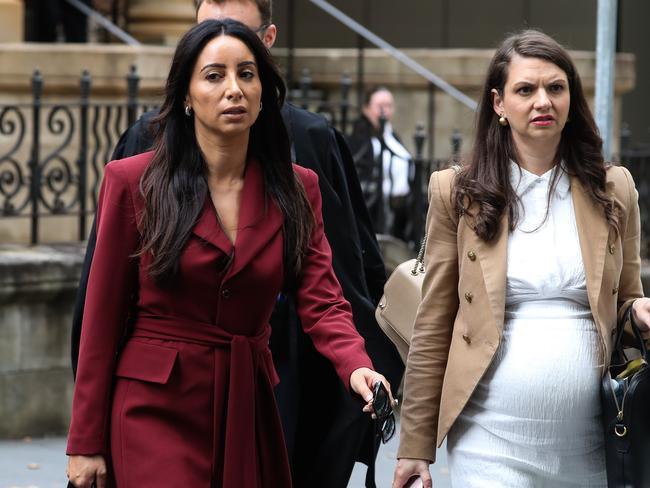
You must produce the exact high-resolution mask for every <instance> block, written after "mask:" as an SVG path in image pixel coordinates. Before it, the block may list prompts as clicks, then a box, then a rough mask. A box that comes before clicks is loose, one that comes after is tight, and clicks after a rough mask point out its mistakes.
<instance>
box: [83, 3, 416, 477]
mask: <svg viewBox="0 0 650 488" xmlns="http://www.w3.org/2000/svg"><path fill="white" fill-rule="evenodd" d="M197 4H198V5H197V20H198V21H199V22H200V21H202V20H205V19H207V18H225V17H230V18H233V19H236V20H239V21H241V22H243V23H244V24H246V25H247V26H249V27H250V28H251V29H252V30H254V31H256V32H257V34H258V35H259V36H260V38H261V39H262V41H263V42H264V44H265V45H266V46H267V47H268V48H270V47H271V46H272V45H273V43H274V42H275V38H276V34H277V29H276V26H275V25H273V23H272V22H271V1H270V0H205V1H198V2H197ZM155 115H156V114H155V113H151V112H149V113H146V114H144V115H143V116H142V117H141V118H140V119H139V120H138V121H137V122H136V123H135V124H134V125H133V126H132V127H131V128H130V129H129V130H127V131H126V132H125V133H124V134H123V135H122V137H121V138H120V141H119V142H118V145H117V148H116V149H115V152H114V154H113V159H120V158H124V157H127V156H130V155H133V154H137V153H141V152H144V151H146V150H148V149H149V148H151V145H152V134H151V127H150V121H151V119H152V118H153V117H154V116H155ZM282 115H283V118H284V121H285V123H286V125H287V129H288V131H289V134H290V137H291V140H292V156H293V157H294V160H295V161H296V162H297V163H298V164H300V165H301V166H304V167H306V168H310V169H312V170H314V171H315V172H316V173H317V174H318V176H319V186H320V190H321V194H322V198H323V220H324V225H325V234H326V235H327V238H328V240H329V242H330V245H331V248H332V255H333V267H334V271H335V273H336V276H337V278H338V279H339V281H340V283H341V287H342V288H343V293H344V296H345V298H346V299H347V300H348V301H349V302H350V304H351V305H352V312H353V315H354V320H355V325H356V327H357V329H358V331H359V333H360V334H361V335H362V336H363V338H364V339H365V341H366V349H367V351H368V354H369V355H370V357H371V359H372V361H373V363H374V366H375V369H376V370H377V371H379V372H380V373H382V374H383V375H385V376H386V378H387V379H388V381H389V382H390V383H391V385H393V387H394V388H395V389H397V386H398V385H399V383H400V381H401V376H402V373H403V364H402V363H401V360H400V358H399V355H398V354H397V351H396V350H395V348H394V346H393V345H392V343H390V341H389V340H388V339H387V338H386V336H385V335H384V334H383V332H381V330H380V329H379V327H378V325H377V323H376V321H375V317H374V309H375V306H376V304H377V302H378V300H379V298H380V297H381V294H382V292H383V285H384V282H385V271H384V264H383V261H382V258H381V255H380V252H379V246H378V244H377V240H376V238H375V235H374V231H373V229H372V225H371V223H370V218H369V216H368V212H367V209H366V207H365V204H364V201H363V196H362V194H361V188H360V185H359V181H358V178H357V175H356V171H355V169H354V164H353V162H352V157H351V155H350V152H349V150H348V148H347V146H346V144H345V142H344V140H343V137H342V136H341V134H339V133H338V132H337V131H336V130H335V129H334V128H332V127H331V126H330V125H329V124H328V123H327V121H326V120H325V119H324V118H323V117H321V116H319V115H316V114H313V113H310V112H307V111H305V110H301V109H299V108H297V107H295V106H293V105H291V104H285V106H284V107H283V110H282ZM94 247H95V229H94V226H93V229H92V230H91V234H90V236H89V239H88V249H87V252H86V259H85V262H84V269H83V272H82V277H81V282H80V288H79V293H78V296H77V303H76V307H75V313H74V319H73V331H72V364H73V370H76V362H77V355H78V347H79V337H80V333H81V320H82V316H83V306H84V300H85V290H86V283H87V279H88V273H89V268H90V263H91V261H92V255H93V251H94ZM271 326H272V330H273V335H272V337H271V351H272V352H273V359H274V362H275V364H276V368H277V370H278V373H279V375H280V378H281V382H280V384H279V385H278V387H277V389H276V398H277V400H278V405H279V408H280V414H281V417H282V424H283V429H284V432H285V440H286V443H287V450H288V452H289V459H290V462H291V469H292V477H293V480H294V486H295V487H297V488H301V487H310V488H313V487H323V488H338V487H340V488H345V487H347V484H348V481H349V478H350V474H351V472H352V468H353V467H354V462H355V461H356V460H358V461H361V462H364V463H366V464H367V465H368V466H369V470H368V476H367V479H366V486H368V487H373V486H374V460H375V456H376V451H377V448H378V443H379V439H378V437H377V436H376V435H375V426H374V422H373V421H371V420H370V419H368V418H367V416H363V415H362V412H361V409H360V408H359V406H360V405H359V403H358V402H357V400H355V399H354V398H353V397H352V396H351V395H350V394H349V393H348V392H347V391H346V390H345V388H344V386H343V385H342V384H341V382H340V381H339V379H338V378H337V376H336V374H335V372H334V368H333V367H332V366H331V365H330V364H329V362H328V361H327V360H326V359H325V358H323V357H322V356H320V355H319V354H318V353H317V352H316V351H315V349H314V346H313V344H312V343H311V340H310V339H309V338H308V337H307V336H306V335H305V334H304V333H303V332H302V330H301V329H300V325H299V322H298V319H297V316H296V313H295V310H294V309H293V303H292V301H291V300H290V299H287V298H284V297H281V298H280V299H279V300H278V305H277V306H276V310H275V312H274V315H273V317H272V319H271Z"/></svg>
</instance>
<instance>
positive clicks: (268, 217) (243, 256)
mask: <svg viewBox="0 0 650 488" xmlns="http://www.w3.org/2000/svg"><path fill="white" fill-rule="evenodd" d="M283 222H284V219H283V216H282V212H281V211H280V208H279V207H278V206H277V205H276V203H275V201H274V200H272V199H270V198H267V197H266V193H265V190H264V175H263V173H262V167H261V166H260V163H259V162H257V161H256V160H252V161H249V162H248V166H247V168H246V175H245V177H244V188H243V190H242V196H241V204H240V207H239V225H238V231H237V239H236V240H235V253H234V259H233V264H232V267H231V268H230V272H229V273H228V276H233V275H235V274H237V273H238V272H239V271H241V270H242V268H244V267H245V266H246V265H247V264H248V263H249V262H250V261H251V260H253V259H254V258H255V257H256V256H257V255H258V254H259V253H260V252H261V250H262V249H263V248H264V247H265V246H267V245H268V243H269V241H270V240H271V239H273V237H274V236H275V235H276V234H277V233H278V232H279V231H280V230H281V229H282V224H283ZM279 258H280V259H282V256H279Z"/></svg>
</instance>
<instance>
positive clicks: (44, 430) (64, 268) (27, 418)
mask: <svg viewBox="0 0 650 488" xmlns="http://www.w3.org/2000/svg"><path fill="white" fill-rule="evenodd" d="M82 256H83V247H82V246H80V245H57V246H38V247H24V246H10V245H2V246H0V438H17V437H22V436H42V435H50V434H56V435H61V434H65V433H66V432H67V428H68V422H69V415H70V403H71V397H72V372H71V369H70V324H71V322H72V307H73V303H74V298H75V294H76V290H77V284H78V281H79V273H80V270H81V263H82Z"/></svg>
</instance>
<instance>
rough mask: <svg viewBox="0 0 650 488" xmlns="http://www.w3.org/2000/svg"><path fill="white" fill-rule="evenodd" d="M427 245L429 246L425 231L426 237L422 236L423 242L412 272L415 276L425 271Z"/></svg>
mask: <svg viewBox="0 0 650 488" xmlns="http://www.w3.org/2000/svg"><path fill="white" fill-rule="evenodd" d="M426 246H427V235H426V233H425V234H424V237H423V238H422V242H420V250H419V251H418V256H417V258H415V264H414V265H413V269H412V270H411V274H412V275H413V276H415V275H417V274H418V273H424V251H425V250H426Z"/></svg>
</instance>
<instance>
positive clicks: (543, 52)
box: [454, 29, 618, 241]
mask: <svg viewBox="0 0 650 488" xmlns="http://www.w3.org/2000/svg"><path fill="white" fill-rule="evenodd" d="M516 54H518V55H520V56H523V57H530V58H539V59H543V60H546V61H549V62H551V63H553V64H555V65H556V66H558V67H559V68H560V69H562V70H563V71H564V72H565V73H566V76H567V80H568V83H569V93H570V95H571V102H570V106H569V121H568V122H567V124H566V125H565V126H564V129H563V130H562V138H561V140H560V144H559V147H558V153H557V155H556V159H557V161H559V160H563V161H564V164H565V168H566V170H567V172H568V173H569V174H570V175H574V176H576V177H577V178H578V179H579V180H580V182H581V183H582V185H583V186H584V188H585V190H586V191H587V193H588V194H589V196H590V197H591V199H592V200H593V202H594V203H595V204H596V205H598V206H600V207H601V208H602V209H603V212H604V215H605V217H606V219H607V222H608V223H609V224H610V225H611V226H613V227H614V228H615V229H616V230H618V217H617V214H616V211H615V208H614V205H613V203H612V201H611V200H610V198H609V197H608V196H607V193H606V191H605V183H606V164H605V161H604V160H603V156H602V145H603V143H602V140H601V138H600V136H599V134H598V128H597V127H596V123H595V121H594V118H593V116H592V114H591V111H590V110H589V106H588V105H587V100H586V99H585V95H584V92H583V90H582V83H581V82H580V76H579V75H578V72H577V70H576V68H575V65H574V64H573V61H572V60H571V58H570V56H569V53H568V52H567V51H566V50H565V49H564V48H563V47H562V46H561V45H560V44H559V43H557V42H556V41H555V40H554V39H552V38H551V37H549V36H547V35H546V34H544V33H543V32H540V31H538V30H533V29H528V30H524V31H521V32H518V33H516V34H513V35H511V36H509V37H508V38H506V39H505V40H504V41H503V42H502V43H501V45H500V46H499V48H498V49H497V51H496V53H495V54H494V56H493V58H492V61H491V62H490V66H489V68H488V72H487V77H486V80H485V84H484V86H483V91H482V94H481V101H480V104H479V111H478V114H477V123H476V138H475V140H474V146H473V149H472V153H471V157H470V160H469V164H468V165H466V166H465V167H464V168H463V169H462V170H461V171H460V173H459V175H458V177H457V179H456V185H455V191H454V207H455V210H456V212H457V213H458V215H461V214H463V213H465V214H466V215H468V216H469V218H470V219H471V220H472V225H473V227H474V230H475V232H476V234H477V235H478V236H479V237H480V238H481V239H483V240H484V241H490V240H492V239H493V238H494V237H495V235H496V234H497V231H498V229H499V222H500V220H501V217H502V215H503V213H504V212H508V217H509V222H510V230H514V229H515V227H516V225H517V221H518V219H519V212H518V210H519V205H518V198H517V195H516V194H515V192H514V189H513V188H512V186H511V184H510V160H513V161H517V160H518V157H517V151H516V150H515V146H514V142H513V140H512V134H511V130H510V128H509V127H502V126H501V125H500V124H499V123H498V120H497V116H496V114H495V113H494V110H493V108H492V89H496V90H497V91H498V92H499V94H500V95H501V96H502V97H503V93H504V86H505V84H506V80H507V79H508V68H509V66H510V61H511V60H512V58H513V56H514V55H516ZM557 174H558V173H557V171H556V172H555V177H554V180H555V179H556V177H557ZM471 207H472V208H471ZM470 208H471V210H470Z"/></svg>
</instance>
